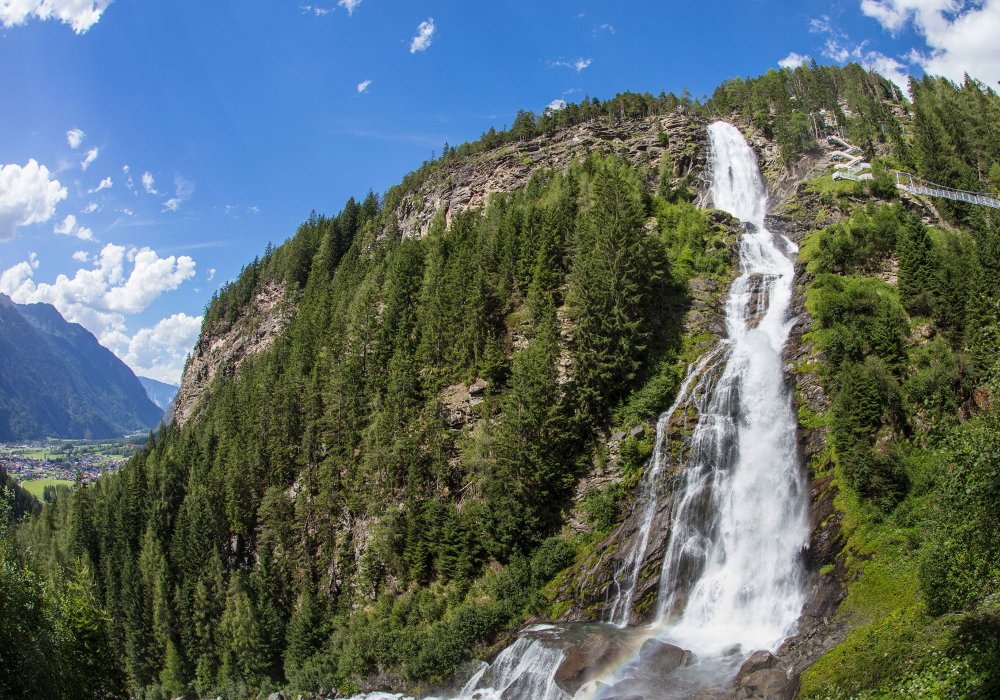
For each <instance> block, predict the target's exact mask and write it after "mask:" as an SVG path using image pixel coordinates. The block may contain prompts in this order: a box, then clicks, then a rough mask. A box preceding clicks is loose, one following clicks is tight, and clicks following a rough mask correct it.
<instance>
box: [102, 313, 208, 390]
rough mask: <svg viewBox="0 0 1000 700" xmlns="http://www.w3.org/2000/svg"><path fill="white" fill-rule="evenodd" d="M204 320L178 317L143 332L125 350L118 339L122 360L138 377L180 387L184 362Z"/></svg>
mask: <svg viewBox="0 0 1000 700" xmlns="http://www.w3.org/2000/svg"><path fill="white" fill-rule="evenodd" d="M201 319H202V317H201V316H188V315H187V314H184V313H179V314H174V315H172V316H169V317H167V318H165V319H163V320H161V321H160V322H159V323H157V324H156V325H155V326H153V327H152V328H143V329H141V330H139V331H138V332H137V333H136V334H135V335H133V336H132V337H131V338H130V339H128V345H127V347H122V345H123V344H122V343H121V339H120V338H118V339H117V340H118V341H119V343H118V345H119V352H120V355H119V356H120V357H121V358H122V360H123V361H124V362H125V364H127V365H128V366H129V367H131V368H132V369H133V370H134V371H135V373H136V374H141V375H142V376H144V377H152V378H153V379H158V380H160V381H161V382H168V383H170V384H179V383H180V379H181V372H182V371H183V369H184V360H185V358H186V357H187V354H188V352H190V350H191V348H192V347H194V344H195V342H196V341H197V340H198V333H199V332H200V331H201Z"/></svg>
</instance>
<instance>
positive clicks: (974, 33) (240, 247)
mask: <svg viewBox="0 0 1000 700" xmlns="http://www.w3.org/2000/svg"><path fill="white" fill-rule="evenodd" d="M998 36H1000V0H983V1H977V2H962V0H843V1H840V2H815V1H813V0H804V1H803V2H797V3H788V2H773V1H771V0H750V1H749V2H739V3H737V2H729V1H726V0H715V1H714V2H703V3H673V2H656V3H652V2H650V3H640V2H620V3H607V2H564V1H556V2H534V3H523V2H502V1H501V2H491V3H469V2H434V1H424V0H407V1H406V2H402V1H396V2H392V1H389V0H341V2H337V1H336V0H311V2H310V3H302V2H294V1H286V0H267V1H259V2H252V1H239V2H238V1H236V0H214V1H212V2H204V1H203V0H201V1H199V2H192V1H189V0H174V1H173V2H169V3H167V2H157V1H156V0H114V1H113V2H112V1H111V0H45V1H44V2H42V3H38V2H35V0H0V86H2V87H0V96H2V97H0V105H2V108H0V291H2V292H4V293H7V294H9V295H11V296H13V297H14V299H15V300H16V301H19V302H23V303H24V302H32V301H46V302H49V303H53V304H55V305H56V307H57V308H59V310H60V311H61V312H62V313H63V314H64V315H65V316H66V317H67V318H69V319H70V320H73V321H77V322H80V323H82V324H83V325H85V326H86V327H87V328H89V329H90V330H91V331H92V332H94V333H95V335H97V336H98V338H99V339H100V340H101V341H102V342H103V343H104V344H105V345H107V346H108V347H110V348H111V349H113V350H114V351H115V352H116V353H117V354H118V355H119V356H120V357H122V358H123V359H125V360H126V362H128V363H129V364H130V365H131V366H132V367H133V369H135V370H136V371H137V372H138V373H140V374H145V375H147V376H152V377H155V378H158V379H162V380H167V381H177V380H178V379H179V376H180V368H181V366H182V364H183V360H184V356H185V354H186V353H187V351H188V350H189V349H190V347H191V346H192V344H193V342H194V340H195V339H196V337H197V330H198V327H199V324H200V315H201V313H202V310H203V309H204V306H205V304H206V303H207V301H208V300H209V299H210V297H211V294H212V292H213V291H215V290H216V289H217V288H218V287H219V286H220V285H221V284H223V283H224V282H225V281H227V280H230V279H232V278H233V277H235V276H236V275H237V274H238V272H239V269H240V268H241V266H242V265H244V264H245V263H246V262H248V261H249V260H251V259H252V258H253V257H254V255H257V254H259V253H260V252H262V250H263V248H264V246H265V245H266V243H267V242H268V241H273V242H275V243H279V242H281V241H282V240H284V239H285V238H287V237H288V236H290V235H291V234H293V233H294V231H295V228H296V226H297V225H298V224H299V223H300V222H302V221H303V220H304V219H306V218H307V217H308V215H309V212H310V210H312V209H316V210H317V211H320V212H323V213H329V214H333V213H336V212H337V211H338V210H339V209H340V207H341V206H342V205H343V203H344V202H345V201H346V199H347V198H348V197H349V196H352V195H353V196H355V197H361V196H364V194H365V193H366V192H367V191H368V190H369V189H372V190H374V191H376V192H383V191H385V189H387V188H388V187H390V186H391V185H393V184H395V183H397V182H398V181H399V180H400V179H401V178H402V176H403V175H404V174H405V173H407V172H409V171H410V170H413V169H414V168H416V167H417V166H419V165H420V163H421V162H422V161H424V160H425V159H427V158H429V157H430V156H431V155H432V154H433V153H440V152H441V146H442V145H443V144H444V143H445V142H446V141H447V142H449V143H451V144H458V143H461V142H463V141H467V140H470V139H474V138H477V137H478V136H479V134H480V133H482V132H483V131H485V130H487V129H488V128H489V127H490V126H495V127H497V128H501V127H503V126H505V125H508V124H510V123H512V121H513V116H514V114H515V113H516V111H517V110H518V109H519V108H525V109H532V110H534V111H536V112H540V111H541V110H542V109H544V108H545V106H546V105H548V104H549V103H551V102H553V101H554V100H560V99H563V100H568V101H575V100H578V99H580V98H582V97H583V96H584V95H589V96H596V97H601V98H607V97H611V96H613V95H614V94H615V93H617V92H620V91H622V90H635V91H650V92H653V93H659V91H660V90H665V91H674V92H677V93H680V91H681V90H683V89H685V88H687V89H688V90H690V92H691V94H692V95H694V96H696V97H700V96H702V95H704V94H710V93H711V92H712V90H713V89H714V88H715V86H716V85H717V84H718V83H719V82H721V81H722V80H724V79H726V78H729V77H733V76H738V75H740V76H749V75H757V74H760V73H763V72H765V71H767V70H768V69H770V68H774V67H777V66H778V65H779V63H784V64H792V63H795V62H796V61H798V60H801V58H802V57H807V56H808V57H813V58H815V59H816V60H817V61H819V62H821V63H843V62H846V61H848V60H858V61H861V62H862V63H864V64H865V65H867V66H869V67H871V68H872V69H874V70H878V71H879V72H882V73H884V74H886V75H887V76H888V77H890V78H892V79H894V80H896V81H898V82H902V81H903V80H904V79H905V78H904V76H905V75H906V74H907V73H909V72H914V73H916V74H918V75H919V74H921V72H922V71H923V70H925V69H926V70H927V71H929V72H932V73H936V74H944V75H948V76H949V77H951V78H953V79H956V80H957V79H961V77H962V73H963V72H965V71H968V72H970V73H972V74H973V75H974V76H975V77H977V78H979V79H981V80H983V81H984V82H986V83H988V84H991V85H993V86H996V85H997V81H998V80H1000V49H998V45H1000V42H998V41H997V39H996V37H998Z"/></svg>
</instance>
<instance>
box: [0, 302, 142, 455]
mask: <svg viewBox="0 0 1000 700" xmlns="http://www.w3.org/2000/svg"><path fill="white" fill-rule="evenodd" d="M0 324H2V326H3V328H2V337H0V363H2V364H3V366H4V372H3V378H2V380H0V393H2V396H3V399H2V400H3V409H2V410H0V415H2V416H3V418H2V419H0V439H4V440H16V439H37V438H45V437H67V438H108V437H119V436H121V435H123V434H126V433H129V432H136V431H142V430H147V429H149V428H151V427H154V426H155V425H156V423H157V422H158V421H159V419H160V417H161V415H162V411H160V409H158V408H157V407H156V406H155V405H154V404H153V403H152V402H151V401H149V399H148V397H147V396H146V393H145V390H144V389H143V388H142V386H141V384H140V383H139V380H138V379H137V378H136V377H135V374H134V373H133V372H132V370H131V369H129V368H128V367H127V366H126V365H125V364H124V363H123V362H122V361H121V360H119V359H118V358H117V357H116V356H115V355H114V353H112V352H111V351H110V350H108V349H107V348H104V347H103V346H101V345H100V343H98V341H97V339H96V338H95V337H94V336H93V334H91V333H90V332H89V331H87V330H86V329H85V328H83V326H81V325H79V324H76V323H69V322H67V321H66V320H65V319H63V317H62V316H61V315H60V314H59V312H58V311H57V310H56V309H55V307H53V306H52V305H50V304H25V305H22V304H16V303H14V302H13V301H12V300H11V299H10V298H9V297H6V296H4V295H0Z"/></svg>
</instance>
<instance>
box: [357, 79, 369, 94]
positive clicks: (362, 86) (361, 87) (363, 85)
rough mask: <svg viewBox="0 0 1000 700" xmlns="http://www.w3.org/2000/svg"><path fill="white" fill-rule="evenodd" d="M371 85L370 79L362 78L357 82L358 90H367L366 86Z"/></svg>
mask: <svg viewBox="0 0 1000 700" xmlns="http://www.w3.org/2000/svg"><path fill="white" fill-rule="evenodd" d="M371 86H372V81H370V80H362V81H361V82H360V83H358V92H368V88H370V87H371Z"/></svg>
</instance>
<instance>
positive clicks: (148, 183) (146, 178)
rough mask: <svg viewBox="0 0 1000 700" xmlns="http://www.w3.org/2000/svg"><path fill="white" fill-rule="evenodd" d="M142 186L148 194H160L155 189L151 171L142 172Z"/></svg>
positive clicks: (154, 180)
mask: <svg viewBox="0 0 1000 700" xmlns="http://www.w3.org/2000/svg"><path fill="white" fill-rule="evenodd" d="M142 187H143V189H145V190H146V192H148V193H149V194H160V193H159V192H157V190H156V179H155V178H154V177H153V173H151V172H149V171H148V170H147V171H146V172H144V173H143V174H142Z"/></svg>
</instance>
